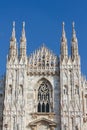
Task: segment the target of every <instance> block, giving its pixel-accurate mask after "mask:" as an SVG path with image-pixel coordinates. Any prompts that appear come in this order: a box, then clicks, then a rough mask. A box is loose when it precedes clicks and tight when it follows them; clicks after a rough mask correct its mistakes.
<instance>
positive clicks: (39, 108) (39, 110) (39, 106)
mask: <svg viewBox="0 0 87 130" xmlns="http://www.w3.org/2000/svg"><path fill="white" fill-rule="evenodd" d="M38 112H41V104H40V103H38Z"/></svg>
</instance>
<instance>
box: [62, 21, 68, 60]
mask: <svg viewBox="0 0 87 130" xmlns="http://www.w3.org/2000/svg"><path fill="white" fill-rule="evenodd" d="M67 58H68V46H67V38H66V33H65V23H64V22H63V23H62V37H61V60H63V59H67Z"/></svg>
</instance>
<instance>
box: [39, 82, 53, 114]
mask: <svg viewBox="0 0 87 130" xmlns="http://www.w3.org/2000/svg"><path fill="white" fill-rule="evenodd" d="M50 96H51V94H50V90H49V86H48V84H46V83H45V82H42V83H41V84H40V87H39V89H38V112H49V111H50Z"/></svg>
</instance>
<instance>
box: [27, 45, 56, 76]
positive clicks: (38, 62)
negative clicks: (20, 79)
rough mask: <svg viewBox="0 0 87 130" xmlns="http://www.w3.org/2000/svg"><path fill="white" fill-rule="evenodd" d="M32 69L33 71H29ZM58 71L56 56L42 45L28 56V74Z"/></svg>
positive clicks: (54, 72)
mask: <svg viewBox="0 0 87 130" xmlns="http://www.w3.org/2000/svg"><path fill="white" fill-rule="evenodd" d="M31 70H33V71H31ZM57 72H58V57H57V56H56V55H55V54H54V53H53V52H52V51H51V50H49V49H48V48H47V47H46V46H45V45H42V46H41V47H40V48H39V49H38V50H36V51H35V52H34V53H32V54H31V55H30V56H29V58H28V74H40V75H41V74H48V75H49V74H56V73H57Z"/></svg>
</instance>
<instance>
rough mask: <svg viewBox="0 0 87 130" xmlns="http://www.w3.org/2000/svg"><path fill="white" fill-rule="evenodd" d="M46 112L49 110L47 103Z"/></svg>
mask: <svg viewBox="0 0 87 130" xmlns="http://www.w3.org/2000/svg"><path fill="white" fill-rule="evenodd" d="M46 112H49V104H48V103H47V104H46Z"/></svg>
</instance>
